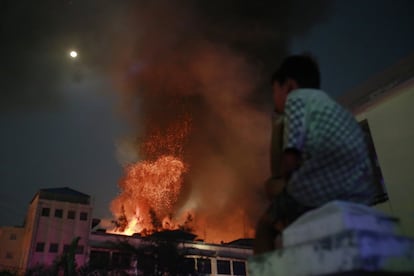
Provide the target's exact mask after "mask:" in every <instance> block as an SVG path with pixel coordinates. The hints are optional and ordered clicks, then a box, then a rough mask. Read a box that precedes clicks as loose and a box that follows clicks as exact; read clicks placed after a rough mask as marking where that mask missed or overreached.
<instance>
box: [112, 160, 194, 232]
mask: <svg viewBox="0 0 414 276" xmlns="http://www.w3.org/2000/svg"><path fill="white" fill-rule="evenodd" d="M185 171H186V167H185V165H184V163H183V162H182V161H181V160H179V159H178V158H176V157H173V156H161V157H160V158H158V159H157V160H156V161H154V162H149V161H142V162H139V163H136V164H133V165H130V166H128V167H127V168H126V169H125V177H124V179H123V180H121V182H120V184H119V186H120V188H121V194H120V195H119V196H118V197H117V198H116V199H115V200H113V201H112V206H111V209H112V212H113V213H114V214H115V215H116V216H117V217H118V221H121V222H119V225H118V227H117V229H115V231H114V232H119V233H122V234H126V235H132V234H134V233H137V232H142V231H143V230H144V229H145V230H146V231H150V232H152V231H156V230H159V229H161V228H162V225H163V224H162V220H163V219H165V217H168V216H169V215H171V213H172V211H173V207H174V204H175V203H176V201H177V199H178V195H179V193H180V190H181V186H182V176H183V173H184V172H185ZM170 225H171V223H170Z"/></svg>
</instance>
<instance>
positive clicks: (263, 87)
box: [0, 0, 328, 240]
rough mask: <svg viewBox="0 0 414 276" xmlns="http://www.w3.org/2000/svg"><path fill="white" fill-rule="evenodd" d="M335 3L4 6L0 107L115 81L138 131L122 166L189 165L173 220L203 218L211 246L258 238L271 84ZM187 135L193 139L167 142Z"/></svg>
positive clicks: (188, 0)
mask: <svg viewBox="0 0 414 276" xmlns="http://www.w3.org/2000/svg"><path fill="white" fill-rule="evenodd" d="M327 2H328V1H321V0H319V1H274V0H273V1H271V0H268V1H247V0H227V1H221V0H206V1H192V0H180V1H179V0H176V1H174V0H172V1H167V0H165V1H162V0H151V1H148V0H141V1H133V0H123V1H114V0H100V1H97V0H61V1H56V0H44V1H41V3H40V2H39V1H30V0H23V1H14V0H5V1H1V4H0V5H1V6H0V23H1V24H0V34H1V36H2V43H1V45H0V50H1V51H0V57H1V59H2V66H1V68H0V73H1V74H0V90H1V95H0V103H1V104H0V107H1V110H5V109H6V108H10V107H15V106H29V107H38V106H44V105H50V106H56V105H57V104H58V103H59V102H60V100H61V99H60V98H59V94H57V93H56V89H57V87H58V86H59V85H61V83H62V78H63V77H64V76H66V75H67V74H68V73H70V74H74V76H75V81H77V80H79V79H80V80H81V79H82V77H84V76H82V70H81V69H82V68H83V67H87V68H88V70H93V71H97V72H98V73H101V74H103V75H105V74H107V76H108V77H110V78H111V79H112V80H113V81H114V83H115V84H116V88H117V90H118V91H120V92H121V93H122V96H123V99H124V101H123V102H124V105H123V106H122V107H120V110H121V111H122V112H123V114H124V115H125V118H127V119H128V120H129V123H130V125H131V127H132V129H133V132H132V133H131V134H130V135H129V136H128V137H127V138H126V139H124V140H122V141H119V149H118V152H119V153H121V154H120V156H121V157H126V158H124V159H123V160H121V161H122V162H123V163H128V162H133V161H139V160H154V159H156V158H157V157H158V156H159V155H161V154H172V155H177V154H178V155H180V156H179V157H180V158H183V160H184V162H185V163H186V165H187V166H188V170H187V173H186V175H185V176H184V177H185V179H184V187H183V190H182V193H181V194H180V196H179V199H178V202H177V206H175V211H176V215H177V216H180V215H181V214H180V212H184V211H185V210H188V209H192V210H195V211H196V212H195V216H196V217H195V220H197V224H198V225H201V226H202V228H203V229H199V232H198V234H200V236H201V237H204V238H207V239H223V240H227V239H230V238H234V237H240V236H242V235H250V234H251V231H250V229H251V227H252V225H254V223H255V221H256V220H257V216H258V214H259V213H260V211H261V209H262V208H263V205H264V204H263V203H264V202H265V201H264V197H263V195H262V194H261V193H262V192H261V191H262V182H263V180H264V179H265V178H266V177H268V175H269V164H268V160H269V156H268V154H269V153H268V148H269V138H270V137H269V136H270V119H269V118H270V116H269V111H270V110H271V105H272V104H271V96H270V93H269V87H268V79H269V75H270V72H271V71H272V70H273V69H274V67H275V66H276V65H277V64H278V63H279V62H280V60H281V58H282V57H283V56H285V55H286V54H287V52H288V45H289V41H290V39H291V38H292V37H293V36H295V35H300V34H302V33H305V32H306V31H308V30H309V28H311V27H312V26H313V25H315V24H317V23H318V22H320V21H321V20H323V19H324V18H325V17H326V15H327V11H328V3H327ZM71 47H73V48H78V49H81V58H80V59H79V62H77V64H72V63H71V62H70V61H69V60H68V59H67V57H66V56H65V54H66V51H67V50H68V48H71ZM180 126H182V127H189V131H188V132H186V131H185V133H186V136H185V137H178V140H174V139H169V138H168V137H169V136H170V135H171V130H172V131H173V133H176V131H174V129H176V128H178V129H180ZM177 131H182V129H181V130H177ZM163 136H165V137H167V138H165V139H163V138H162V137H163ZM172 136H174V135H172ZM153 137H157V140H156V141H158V142H159V143H158V144H156V145H155V148H154V145H152V146H153V147H148V146H146V145H150V146H151V141H153V139H152V138H153ZM160 137H161V138H160ZM174 142H176V144H177V145H175V146H171V145H170V144H169V143H172V144H174ZM143 145H144V146H143ZM149 149H151V150H149ZM226 234H227V235H226Z"/></svg>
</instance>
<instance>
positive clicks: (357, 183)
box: [284, 89, 374, 206]
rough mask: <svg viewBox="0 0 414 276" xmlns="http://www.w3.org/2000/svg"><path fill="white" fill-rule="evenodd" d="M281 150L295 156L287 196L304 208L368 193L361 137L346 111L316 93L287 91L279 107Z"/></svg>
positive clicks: (364, 200) (367, 169)
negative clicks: (297, 158)
mask: <svg viewBox="0 0 414 276" xmlns="http://www.w3.org/2000/svg"><path fill="white" fill-rule="evenodd" d="M285 116H286V117H285V131H284V134H285V138H284V149H292V148H293V149H295V150H298V151H300V152H301V156H302V163H301V165H300V167H299V168H298V169H297V170H296V171H294V172H293V174H292V176H291V178H290V181H289V183H288V186H287V189H288V192H289V193H290V194H291V195H292V196H293V197H294V198H295V199H296V200H298V201H299V202H301V203H302V204H304V205H306V206H320V205H322V204H324V203H326V202H328V201H330V200H334V199H343V200H348V201H355V202H360V203H365V204H368V203H370V202H371V198H372V196H373V195H374V190H373V186H372V184H371V179H372V168H371V164H370V160H369V155H368V151H367V148H366V145H365V140H364V135H363V133H362V130H361V128H360V127H359V125H358V123H357V122H356V120H355V119H354V117H353V116H352V114H350V113H349V112H348V111H346V110H345V109H344V108H342V107H341V106H340V105H338V104H337V103H336V102H335V101H333V100H332V99H331V98H330V97H329V96H328V95H326V94H325V93H324V92H322V91H320V90H318V89H297V90H294V91H292V92H291V93H290V94H289V96H288V98H287V101H286V106H285Z"/></svg>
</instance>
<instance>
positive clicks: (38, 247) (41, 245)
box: [36, 242, 45, 252]
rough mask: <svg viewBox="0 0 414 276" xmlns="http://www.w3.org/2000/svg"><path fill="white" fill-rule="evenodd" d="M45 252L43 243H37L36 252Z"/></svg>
mask: <svg viewBox="0 0 414 276" xmlns="http://www.w3.org/2000/svg"><path fill="white" fill-rule="evenodd" d="M43 251H45V243H44V242H38V243H37V244H36V252H43Z"/></svg>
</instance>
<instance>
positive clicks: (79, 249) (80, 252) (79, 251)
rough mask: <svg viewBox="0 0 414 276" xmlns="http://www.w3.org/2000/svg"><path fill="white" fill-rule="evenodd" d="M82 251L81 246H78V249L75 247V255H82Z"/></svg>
mask: <svg viewBox="0 0 414 276" xmlns="http://www.w3.org/2000/svg"><path fill="white" fill-rule="evenodd" d="M83 251H84V247H83V245H78V247H76V251H75V254H83Z"/></svg>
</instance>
